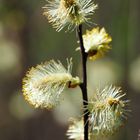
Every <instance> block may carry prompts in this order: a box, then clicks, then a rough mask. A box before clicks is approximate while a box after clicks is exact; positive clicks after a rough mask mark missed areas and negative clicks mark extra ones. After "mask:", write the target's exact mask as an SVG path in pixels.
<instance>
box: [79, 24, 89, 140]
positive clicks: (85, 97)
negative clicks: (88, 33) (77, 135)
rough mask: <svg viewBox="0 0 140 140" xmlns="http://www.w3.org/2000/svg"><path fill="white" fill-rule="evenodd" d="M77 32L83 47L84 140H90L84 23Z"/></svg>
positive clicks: (81, 86)
mask: <svg viewBox="0 0 140 140" xmlns="http://www.w3.org/2000/svg"><path fill="white" fill-rule="evenodd" d="M77 33H78V37H79V42H80V48H81V57H82V71H83V82H82V84H81V85H80V88H81V91H82V97H83V107H84V140H88V124H89V123H88V116H89V113H88V110H87V108H86V106H87V105H88V95H87V68H86V62H87V53H86V52H85V48H84V44H83V37H82V25H79V26H78V27H77Z"/></svg>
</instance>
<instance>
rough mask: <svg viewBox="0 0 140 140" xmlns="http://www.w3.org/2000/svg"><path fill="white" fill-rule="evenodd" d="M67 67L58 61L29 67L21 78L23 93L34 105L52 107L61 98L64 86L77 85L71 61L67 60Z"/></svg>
mask: <svg viewBox="0 0 140 140" xmlns="http://www.w3.org/2000/svg"><path fill="white" fill-rule="evenodd" d="M67 63H68V66H67V69H65V67H64V66H63V65H62V64H61V62H60V61H57V62H55V61H54V60H51V61H49V62H46V63H43V64H41V65H37V66H36V67H35V68H33V67H32V68H31V69H30V70H29V71H28V72H27V74H26V76H25V78H24V79H23V94H24V96H25V99H26V100H27V101H28V102H29V103H30V104H32V105H33V106H34V107H36V108H37V107H41V108H48V109H49V108H52V107H54V106H56V105H57V104H58V103H59V102H60V99H61V96H60V95H61V93H62V91H63V90H64V88H65V87H66V85H67V86H70V85H69V84H72V85H73V86H74V85H75V86H76V85H78V83H79V78H78V77H76V78H73V77H72V75H71V69H72V62H71V60H70V61H68V60H67Z"/></svg>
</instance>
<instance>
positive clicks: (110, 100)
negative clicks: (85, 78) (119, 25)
mask: <svg viewBox="0 0 140 140" xmlns="http://www.w3.org/2000/svg"><path fill="white" fill-rule="evenodd" d="M97 7H98V5H97V4H95V3H94V2H93V1H92V0H47V4H46V5H45V6H44V7H43V9H44V13H43V15H45V16H46V17H47V18H48V21H49V22H50V23H51V24H52V26H53V27H54V28H56V31H61V30H62V29H63V28H65V27H67V29H68V30H71V29H72V30H74V29H75V28H77V27H78V26H79V25H81V24H83V23H87V24H91V23H92V20H91V16H92V15H93V14H94V13H95V10H96V9H97ZM82 39H83V46H84V51H85V53H86V54H87V56H88V58H89V60H92V61H93V62H94V61H95V60H96V59H98V58H101V57H103V56H104V55H105V54H106V52H108V51H109V50H110V49H111V45H110V43H111V41H112V38H111V36H110V35H109V34H108V33H107V32H106V30H105V28H104V27H103V28H100V27H94V28H93V29H92V30H87V31H86V33H85V34H84V35H83V36H82ZM76 50H80V48H79V47H78V48H77V49H76ZM66 61H67V67H65V66H64V65H63V64H62V63H61V62H60V61H59V60H58V61H55V60H50V61H46V62H44V63H41V64H39V65H37V66H36V67H32V68H31V69H29V71H27V73H26V75H25V77H24V78H23V89H22V90H23V95H24V97H25V99H26V100H27V101H28V102H29V103H30V104H31V105H33V106H34V107H35V108H46V109H52V108H54V107H56V106H57V105H58V104H60V103H61V101H62V100H61V99H62V98H63V91H64V90H65V88H76V87H78V86H80V84H81V83H82V82H81V80H80V77H78V76H73V75H72V59H66ZM124 96H125V94H124V93H123V92H122V90H121V88H119V87H115V86H112V85H111V86H106V87H104V88H103V89H98V88H97V89H96V90H95V91H93V94H92V97H91V99H90V100H89V101H88V103H87V105H86V106H84V107H83V108H84V109H86V110H87V113H88V114H89V116H88V117H89V119H88V120H87V121H88V122H89V126H88V127H89V140H92V139H93V138H94V137H100V136H108V135H111V134H113V133H114V132H115V131H116V130H118V128H119V127H121V126H123V124H124V120H126V118H127V114H128V112H129V110H128V109H127V105H128V102H129V100H125V99H123V97H124ZM67 136H68V138H69V139H75V140H84V126H83V118H82V117H81V119H80V120H78V119H74V120H73V121H72V122H71V124H70V126H69V128H68V130H67Z"/></svg>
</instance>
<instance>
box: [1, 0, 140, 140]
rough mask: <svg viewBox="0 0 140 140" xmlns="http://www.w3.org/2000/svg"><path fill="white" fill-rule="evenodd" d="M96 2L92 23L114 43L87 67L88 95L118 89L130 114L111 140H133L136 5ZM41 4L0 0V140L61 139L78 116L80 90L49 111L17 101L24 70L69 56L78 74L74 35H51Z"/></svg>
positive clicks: (138, 57) (138, 106) (139, 69)
mask: <svg viewBox="0 0 140 140" xmlns="http://www.w3.org/2000/svg"><path fill="white" fill-rule="evenodd" d="M95 2H96V3H98V4H99V9H98V10H96V13H95V14H94V16H93V19H92V20H93V22H94V23H96V24H97V25H99V26H100V27H105V28H106V30H107V32H109V34H111V36H112V38H113V42H112V50H111V51H110V52H109V53H108V54H107V56H106V57H104V58H102V59H100V60H97V61H96V62H90V61H89V62H88V77H89V78H88V80H89V81H88V82H89V89H90V90H89V92H90V93H92V92H93V91H94V89H95V87H96V86H99V85H101V86H103V85H106V84H116V85H117V86H122V87H123V90H124V92H126V93H127V97H128V98H129V99H131V107H130V108H131V110H132V113H131V114H130V116H129V117H128V121H127V123H126V125H125V127H124V128H122V129H120V131H119V132H118V133H117V134H115V135H114V136H112V137H111V138H110V140H136V139H138V131H139V129H140V121H139V118H140V101H139V100H140V45H139V44H140V31H139V25H140V11H139V9H140V1H139V0H107V1H105V0H99V1H97V0H96V1H95ZM45 3H46V2H45V0H37V1H35V0H30V1H29V0H23V1H19V0H0V140H55V139H57V140H64V139H67V137H66V135H65V133H66V130H67V127H68V118H69V117H70V116H73V117H74V116H78V117H79V116H80V115H79V113H80V111H79V108H80V109H81V104H80V102H81V93H80V90H79V89H72V90H70V91H65V93H66V94H65V96H66V97H65V100H64V101H63V102H62V104H61V105H60V106H59V107H58V108H56V109H55V110H54V111H47V110H45V109H42V110H39V109H36V110H35V109H33V108H32V107H31V106H30V105H29V104H28V103H26V102H25V100H24V98H23V96H22V92H21V86H22V78H23V77H24V75H25V73H26V71H27V70H28V69H29V68H30V67H31V66H35V65H36V64H39V63H41V62H43V61H46V60H50V59H52V58H53V59H59V60H61V61H62V62H64V63H65V62H66V61H65V58H67V57H68V58H70V57H73V62H74V66H73V72H74V74H76V75H80V73H81V72H80V71H81V69H80V63H79V62H80V54H79V52H76V51H75V49H76V48H77V46H78V44H77V43H76V42H77V39H76V32H71V33H65V32H64V30H63V31H61V32H59V33H58V32H56V31H55V29H53V28H52V27H51V25H50V24H48V21H47V19H46V17H44V16H43V15H42V13H43V10H42V7H43V6H44V5H45ZM84 28H85V29H86V28H88V29H91V28H92V27H88V26H86V25H84ZM108 140H109V138H108Z"/></svg>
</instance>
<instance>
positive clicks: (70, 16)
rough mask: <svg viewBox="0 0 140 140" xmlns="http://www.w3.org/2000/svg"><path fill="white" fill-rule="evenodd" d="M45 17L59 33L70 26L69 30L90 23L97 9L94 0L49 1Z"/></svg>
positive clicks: (45, 8) (45, 9)
mask: <svg viewBox="0 0 140 140" xmlns="http://www.w3.org/2000/svg"><path fill="white" fill-rule="evenodd" d="M43 8H44V13H43V14H44V15H45V16H47V18H48V20H49V22H50V23H52V25H53V27H54V28H56V30H57V31H60V30H61V29H63V28H64V27H65V26H67V25H68V29H70V28H72V27H73V26H74V27H75V26H78V25H80V24H82V23H84V22H89V19H90V18H89V17H88V16H90V15H92V14H93V13H94V11H95V9H96V8H97V5H95V4H94V3H93V2H92V0H53V1H52V0H47V4H46V6H45V7H43Z"/></svg>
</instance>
